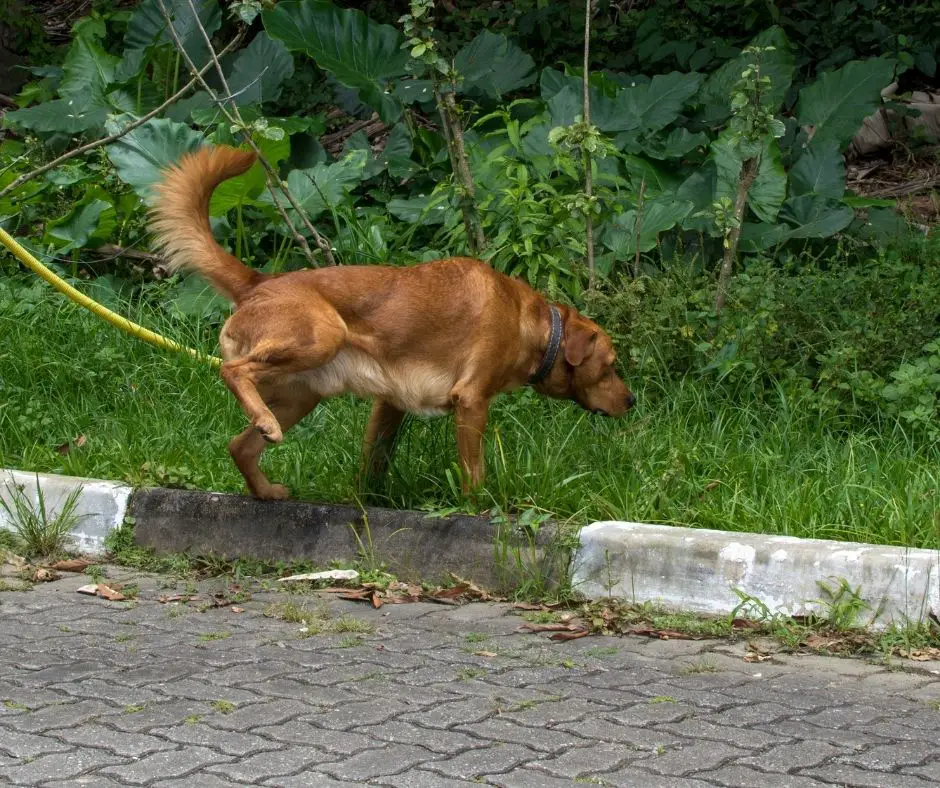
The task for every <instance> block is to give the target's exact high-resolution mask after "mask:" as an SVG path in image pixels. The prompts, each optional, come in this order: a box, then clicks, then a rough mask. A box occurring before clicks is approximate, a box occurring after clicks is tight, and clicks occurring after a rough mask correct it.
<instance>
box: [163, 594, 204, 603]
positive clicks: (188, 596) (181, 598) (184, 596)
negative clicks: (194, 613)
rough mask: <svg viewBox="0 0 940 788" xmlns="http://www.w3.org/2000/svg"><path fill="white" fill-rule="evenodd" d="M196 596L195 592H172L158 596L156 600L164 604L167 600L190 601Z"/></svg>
mask: <svg viewBox="0 0 940 788" xmlns="http://www.w3.org/2000/svg"><path fill="white" fill-rule="evenodd" d="M198 598H199V597H197V596H196V595H195V594H173V595H172V596H158V597H157V602H159V603H160V604H161V605H165V604H167V603H168V602H192V601H193V600H195V599H198Z"/></svg>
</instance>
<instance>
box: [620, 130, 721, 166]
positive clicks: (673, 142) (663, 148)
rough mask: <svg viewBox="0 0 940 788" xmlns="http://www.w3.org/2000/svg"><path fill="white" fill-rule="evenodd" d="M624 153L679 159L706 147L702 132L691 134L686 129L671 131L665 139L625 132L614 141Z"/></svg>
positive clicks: (705, 138) (705, 136) (706, 142)
mask: <svg viewBox="0 0 940 788" xmlns="http://www.w3.org/2000/svg"><path fill="white" fill-rule="evenodd" d="M614 142H615V144H616V145H617V147H618V148H620V150H622V151H623V152H624V153H635V154H639V153H645V154H646V155H647V156H652V157H653V158H654V159H681V158H682V157H683V156H685V155H686V154H688V153H691V152H692V151H693V150H695V149H696V148H699V147H705V146H707V145H708V135H707V134H705V133H704V132H701V131H700V132H698V133H696V134H692V133H691V132H690V131H689V130H688V129H683V128H675V129H672V130H671V131H670V132H669V134H668V135H667V136H666V137H663V136H662V135H660V134H651V135H645V134H637V133H635V132H630V131H625V132H623V133H622V134H618V135H617V138H616V139H615V140H614Z"/></svg>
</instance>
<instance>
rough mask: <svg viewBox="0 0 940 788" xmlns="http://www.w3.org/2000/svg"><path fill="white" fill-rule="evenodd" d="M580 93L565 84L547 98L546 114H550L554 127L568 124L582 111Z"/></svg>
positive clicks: (582, 105)
mask: <svg viewBox="0 0 940 788" xmlns="http://www.w3.org/2000/svg"><path fill="white" fill-rule="evenodd" d="M580 93H581V91H577V92H576V91H575V90H573V89H572V88H571V87H570V86H566V87H564V88H562V89H561V90H560V91H558V93H556V94H555V95H554V96H552V97H551V99H549V102H548V114H549V115H550V116H551V119H552V126H553V127H554V128H558V127H559V126H570V125H571V124H572V123H574V122H575V118H576V117H578V116H580V115H581V113H582V112H583V111H584V104H583V102H582V101H581V95H580Z"/></svg>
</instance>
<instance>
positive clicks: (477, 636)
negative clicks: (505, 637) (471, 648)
mask: <svg viewBox="0 0 940 788" xmlns="http://www.w3.org/2000/svg"><path fill="white" fill-rule="evenodd" d="M489 639H490V636H489V635H487V634H485V633H483V632H468V633H467V634H466V635H464V640H465V641H467V643H485V642H486V641H487V640H489Z"/></svg>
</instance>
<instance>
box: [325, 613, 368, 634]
mask: <svg viewBox="0 0 940 788" xmlns="http://www.w3.org/2000/svg"><path fill="white" fill-rule="evenodd" d="M332 631H333V632H358V633H360V634H372V633H373V632H375V624H372V623H370V622H369V621H363V620H362V619H361V618H356V617H354V616H340V617H339V618H338V619H336V620H335V621H334V622H333V627H332Z"/></svg>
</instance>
